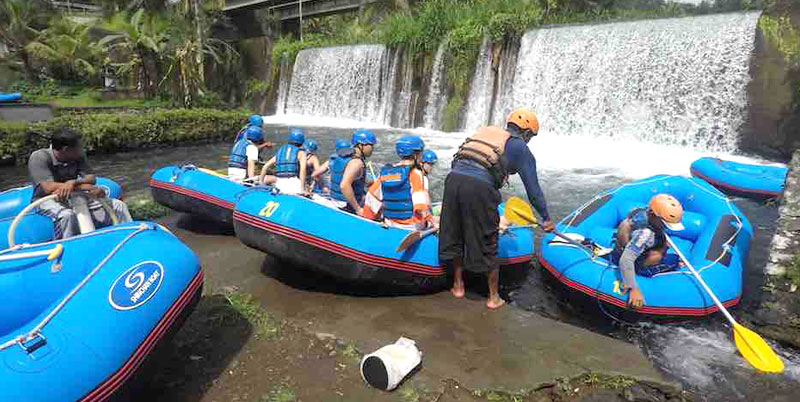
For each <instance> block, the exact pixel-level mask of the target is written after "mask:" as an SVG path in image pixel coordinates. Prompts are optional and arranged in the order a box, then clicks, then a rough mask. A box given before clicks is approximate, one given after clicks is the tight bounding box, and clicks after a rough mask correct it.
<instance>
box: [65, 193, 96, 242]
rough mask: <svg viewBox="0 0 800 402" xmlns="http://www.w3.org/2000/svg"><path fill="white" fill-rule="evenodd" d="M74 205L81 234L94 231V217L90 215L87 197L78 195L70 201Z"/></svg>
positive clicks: (73, 208)
mask: <svg viewBox="0 0 800 402" xmlns="http://www.w3.org/2000/svg"><path fill="white" fill-rule="evenodd" d="M70 201H71V204H72V210H73V211H75V217H76V218H77V219H78V227H79V228H80V230H81V233H89V232H92V231H94V229H95V227H94V220H92V215H91V214H90V213H89V203H88V201H87V200H86V197H84V196H82V195H76V196H74V197H72V198H71V199H70Z"/></svg>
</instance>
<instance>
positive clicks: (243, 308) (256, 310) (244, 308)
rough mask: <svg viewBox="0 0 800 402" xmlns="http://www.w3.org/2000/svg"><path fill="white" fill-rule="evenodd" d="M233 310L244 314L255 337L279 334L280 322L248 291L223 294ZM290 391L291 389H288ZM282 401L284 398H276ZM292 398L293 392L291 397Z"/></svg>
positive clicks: (268, 336)
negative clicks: (253, 330)
mask: <svg viewBox="0 0 800 402" xmlns="http://www.w3.org/2000/svg"><path fill="white" fill-rule="evenodd" d="M225 298H226V299H228V302H229V303H230V304H231V307H233V309H234V310H236V311H238V312H239V314H241V315H242V316H244V317H245V318H246V319H247V321H249V322H250V324H251V325H252V326H253V328H254V329H255V333H256V337H266V338H275V337H277V336H280V334H281V326H282V324H281V322H280V320H278V319H276V318H275V317H273V316H272V315H270V314H269V313H268V312H267V311H266V310H264V308H263V307H261V305H260V304H259V303H258V301H257V300H256V299H255V298H254V297H253V295H251V294H249V293H243V292H229V293H227V294H226V295H225ZM290 391H291V390H290ZM278 400H280V401H283V400H284V399H278ZM289 400H292V401H293V400H294V392H292V399H289Z"/></svg>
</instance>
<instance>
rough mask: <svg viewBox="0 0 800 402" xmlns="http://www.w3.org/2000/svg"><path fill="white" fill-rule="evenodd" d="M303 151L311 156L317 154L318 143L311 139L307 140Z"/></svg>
mask: <svg viewBox="0 0 800 402" xmlns="http://www.w3.org/2000/svg"><path fill="white" fill-rule="evenodd" d="M303 150H304V151H306V152H308V153H310V154H313V153H315V152H317V142H316V141H314V140H312V139H311V138H309V139H307V140H306V142H304V143H303Z"/></svg>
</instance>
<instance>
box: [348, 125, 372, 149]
mask: <svg viewBox="0 0 800 402" xmlns="http://www.w3.org/2000/svg"><path fill="white" fill-rule="evenodd" d="M377 143H378V139H377V138H375V134H373V133H372V131H369V130H363V129H361V130H356V132H355V133H353V138H352V139H351V140H350V144H351V145H352V146H356V145H359V144H361V145H375V144H377Z"/></svg>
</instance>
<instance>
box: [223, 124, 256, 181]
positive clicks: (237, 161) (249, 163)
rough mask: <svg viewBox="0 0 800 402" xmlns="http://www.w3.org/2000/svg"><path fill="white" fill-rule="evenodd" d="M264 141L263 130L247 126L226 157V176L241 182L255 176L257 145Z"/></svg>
mask: <svg viewBox="0 0 800 402" xmlns="http://www.w3.org/2000/svg"><path fill="white" fill-rule="evenodd" d="M263 142H264V131H263V130H261V128H260V127H255V126H251V127H247V129H245V130H244V134H243V135H242V136H241V137H239V140H237V141H236V143H235V144H233V148H232V149H231V156H230V157H229V158H228V178H229V179H231V180H233V181H235V182H239V183H241V182H243V181H245V180H247V179H250V178H252V177H255V175H256V162H258V146H259V145H261V144H262V143H263Z"/></svg>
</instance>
